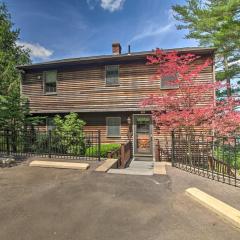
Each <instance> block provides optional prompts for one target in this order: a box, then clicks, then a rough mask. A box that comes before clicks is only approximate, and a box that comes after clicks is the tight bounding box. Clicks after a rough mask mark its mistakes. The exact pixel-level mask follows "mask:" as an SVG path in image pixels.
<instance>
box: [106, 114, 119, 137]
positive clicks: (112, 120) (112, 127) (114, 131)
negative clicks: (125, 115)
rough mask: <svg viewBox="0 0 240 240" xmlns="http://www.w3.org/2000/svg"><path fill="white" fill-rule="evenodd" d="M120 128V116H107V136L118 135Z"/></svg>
mask: <svg viewBox="0 0 240 240" xmlns="http://www.w3.org/2000/svg"><path fill="white" fill-rule="evenodd" d="M120 128H121V118H120V117H108V118H107V136H108V137H119V136H120Z"/></svg>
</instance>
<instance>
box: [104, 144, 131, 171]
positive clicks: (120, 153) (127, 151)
mask: <svg viewBox="0 0 240 240" xmlns="http://www.w3.org/2000/svg"><path fill="white" fill-rule="evenodd" d="M108 158H116V159H118V168H125V167H126V166H127V164H128V162H129V160H130V159H131V142H130V141H128V142H127V143H122V144H121V146H120V148H119V149H117V150H115V151H112V152H109V153H108Z"/></svg>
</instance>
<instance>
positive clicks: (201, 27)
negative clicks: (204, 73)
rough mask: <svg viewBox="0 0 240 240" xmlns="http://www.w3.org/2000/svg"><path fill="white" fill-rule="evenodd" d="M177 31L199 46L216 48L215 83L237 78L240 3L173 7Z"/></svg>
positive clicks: (190, 1) (198, 0)
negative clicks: (182, 31) (177, 23)
mask: <svg viewBox="0 0 240 240" xmlns="http://www.w3.org/2000/svg"><path fill="white" fill-rule="evenodd" d="M172 8H173V10H174V12H175V16H174V17H175V19H176V20H178V21H179V22H180V24H179V25H177V28H178V29H180V30H181V29H186V30H188V33H187V34H186V38H189V39H196V40H198V41H199V43H200V46H208V47H215V48H217V57H216V65H215V66H216V70H217V72H216V79H217V80H219V81H223V80H225V81H226V82H227V83H228V84H230V83H231V80H233V79H236V78H239V74H240V0H209V1H202V0H187V1H186V4H185V5H179V4H176V5H174V6H173V7H172ZM236 92H239V87H238V86H236V87H233V86H232V87H230V86H229V87H227V89H226V91H222V92H219V93H218V95H219V96H223V95H225V94H226V95H228V96H230V95H231V94H235V93H236Z"/></svg>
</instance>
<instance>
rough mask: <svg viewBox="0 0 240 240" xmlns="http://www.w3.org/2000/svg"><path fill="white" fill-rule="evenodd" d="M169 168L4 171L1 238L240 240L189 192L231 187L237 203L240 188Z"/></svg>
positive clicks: (0, 201)
mask: <svg viewBox="0 0 240 240" xmlns="http://www.w3.org/2000/svg"><path fill="white" fill-rule="evenodd" d="M167 172H168V175H167V176H131V175H117V174H108V173H97V172H93V171H91V170H88V171H85V172H81V171H78V170H65V169H44V168H30V167H28V166H24V165H20V166H17V167H13V168H10V169H0V216H1V217H0V239H4V240H33V239H34V240H38V239H39V240H40V239H41V240H42V239H44V240H48V239H49V240H50V239H51V240H54V239H57V240H78V239H81V240H88V239H98V240H108V239H111V240H112V239H121V240H125V239H127V240H129V239H131V240H132V239H137V240H155V239H178V240H179V239H184V240H187V239H191V240H192V239H204V240H206V239H218V240H221V239H236V240H237V239H239V235H240V232H239V230H237V229H236V228H234V227H232V226H231V225H229V224H228V223H225V222H224V221H222V220H221V219H220V218H219V217H218V216H216V215H215V214H214V213H212V212H210V211H209V210H207V209H205V208H204V207H202V206H201V205H199V204H198V203H196V202H194V201H193V200H192V199H190V198H189V197H188V196H186V195H185V194H184V190H185V188H187V187H191V186H196V185H197V186H196V187H199V188H200V189H201V190H203V191H204V190H205V191H206V192H208V193H210V194H211V193H213V192H214V194H215V195H218V194H219V195H221V197H222V198H227V197H226V196H225V193H226V191H227V194H228V198H231V200H229V199H228V201H231V202H232V203H233V204H234V205H235V206H237V205H238V203H237V202H238V201H239V199H240V198H239V196H240V195H239V191H240V190H239V189H235V188H234V187H232V186H228V185H224V184H221V183H217V182H213V181H210V180H208V179H204V178H201V177H197V176H195V175H192V174H189V173H185V172H182V171H181V170H178V169H171V168H168V169H167ZM216 186H217V188H218V190H216ZM221 189H222V190H221ZM221 191H222V194H220V193H221ZM236 198H238V199H236Z"/></svg>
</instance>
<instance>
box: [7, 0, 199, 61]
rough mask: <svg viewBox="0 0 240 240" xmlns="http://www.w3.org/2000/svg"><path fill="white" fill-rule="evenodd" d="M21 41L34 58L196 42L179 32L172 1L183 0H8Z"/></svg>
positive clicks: (109, 52) (151, 47)
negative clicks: (114, 44)
mask: <svg viewBox="0 0 240 240" xmlns="http://www.w3.org/2000/svg"><path fill="white" fill-rule="evenodd" d="M5 3H6V4H7V7H8V9H9V11H10V13H11V15H12V21H13V22H14V23H15V26H14V27H16V28H20V29H21V34H20V40H19V44H21V45H24V46H25V47H28V48H30V49H32V54H31V57H32V60H33V61H34V62H41V61H49V60H54V59H62V58H71V57H81V56H92V55H100V54H111V44H112V42H116V41H118V42H120V43H121V45H122V50H123V52H126V51H127V45H128V44H130V45H131V50H132V51H146V50H151V49H154V48H156V47H159V48H176V47H186V46H197V42H195V41H193V40H186V39H184V31H179V30H176V27H175V24H176V22H175V21H174V19H173V17H172V11H171V5H173V4H175V3H180V4H181V3H184V0H178V1H177V0H5Z"/></svg>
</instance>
